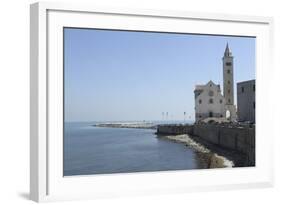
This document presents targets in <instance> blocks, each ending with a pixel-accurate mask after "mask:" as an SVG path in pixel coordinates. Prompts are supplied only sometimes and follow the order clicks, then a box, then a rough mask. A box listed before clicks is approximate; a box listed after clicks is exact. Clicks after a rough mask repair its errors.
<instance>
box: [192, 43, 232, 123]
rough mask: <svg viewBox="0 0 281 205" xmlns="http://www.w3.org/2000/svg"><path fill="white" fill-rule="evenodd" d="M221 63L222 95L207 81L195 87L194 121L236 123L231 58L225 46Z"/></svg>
mask: <svg viewBox="0 0 281 205" xmlns="http://www.w3.org/2000/svg"><path fill="white" fill-rule="evenodd" d="M222 62H223V94H222V93H221V88H220V85H217V84H215V83H214V82H212V81H209V82H208V83H207V84H206V85H196V86H195V90H194V95H195V120H196V122H198V121H201V120H206V119H207V120H213V121H226V120H228V121H236V118H237V115H236V106H235V105H234V88H233V85H234V82H233V56H232V53H231V51H230V49H229V46H228V44H227V45H226V48H225V51H224V56H223V58H222Z"/></svg>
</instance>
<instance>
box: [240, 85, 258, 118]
mask: <svg viewBox="0 0 281 205" xmlns="http://www.w3.org/2000/svg"><path fill="white" fill-rule="evenodd" d="M255 93H256V81H255V80H249V81H244V82H239V83H237V114H238V121H240V122H251V123H255V122H256V115H255V110H256V94H255Z"/></svg>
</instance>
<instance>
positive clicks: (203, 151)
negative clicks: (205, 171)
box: [158, 134, 234, 168]
mask: <svg viewBox="0 0 281 205" xmlns="http://www.w3.org/2000/svg"><path fill="white" fill-rule="evenodd" d="M158 137H161V138H165V139H168V140H171V141H174V142H177V143H183V144H185V145H186V146H188V147H191V148H192V149H193V150H195V151H196V152H197V153H199V155H200V158H201V160H203V161H205V163H206V164H207V167H206V168H225V167H229V168H230V167H234V162H233V161H231V160H229V159H228V158H226V157H225V156H223V155H219V154H217V153H215V152H213V151H211V150H210V149H208V148H207V147H205V146H204V145H202V144H200V143H198V142H196V141H195V140H194V139H192V138H191V137H190V136H189V135H187V134H182V135H159V136H158Z"/></svg>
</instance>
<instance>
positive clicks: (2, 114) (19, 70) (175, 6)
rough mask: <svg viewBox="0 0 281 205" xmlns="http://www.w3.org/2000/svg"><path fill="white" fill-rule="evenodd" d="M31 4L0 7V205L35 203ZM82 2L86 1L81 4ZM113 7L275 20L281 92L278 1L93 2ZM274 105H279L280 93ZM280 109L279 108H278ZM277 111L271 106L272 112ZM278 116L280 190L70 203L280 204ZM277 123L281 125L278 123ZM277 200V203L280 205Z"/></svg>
mask: <svg viewBox="0 0 281 205" xmlns="http://www.w3.org/2000/svg"><path fill="white" fill-rule="evenodd" d="M32 2H33V1H29V0H6V1H1V4H0V25H1V32H0V56H1V57H0V70H1V74H0V91H1V94H0V96H1V100H0V128H1V129H0V138H1V141H0V159H1V169H0V173H1V175H0V203H1V204H5V205H9V204H32V203H33V202H31V201H28V200H27V199H26V198H27V195H28V189H29V3H32ZM80 2H82V1H81V0H80ZM92 2H97V4H100V5H108V6H111V7H115V6H119V7H133V8H150V9H169V10H190V11H202V12H204V11H207V12H221V13H233V14H247V15H265V16H274V18H275V31H274V34H275V49H274V50H275V53H276V62H275V66H276V68H277V67H279V70H278V71H277V72H276V73H274V74H273V78H275V79H273V80H274V81H275V82H276V87H279V88H280V85H278V84H277V82H278V81H279V82H280V80H281V79H280V78H281V72H280V70H281V69H280V67H281V63H280V59H281V58H280V55H281V54H280V53H281V44H280V39H281V12H280V8H281V7H280V6H279V5H278V1H277V0H276V1H273V0H261V1H257V0H256V1H251V0H248V1H245V0H235V1H226V0H212V1H208V0H206V1H203V0H192V1H189V0H167V1H164V0H138V1H137V0H119V1H117V0H99V1H97V0H94V1H93V0H92ZM276 94H277V97H276V99H275V103H276V104H277V103H279V102H280V95H281V92H277V93H276ZM275 107H276V106H275ZM272 110H273V108H269V112H272ZM272 114H274V115H275V119H276V121H275V122H272V124H275V128H274V129H275V133H276V134H275V135H276V136H275V137H276V142H275V143H274V144H275V147H276V148H277V147H278V149H276V157H275V161H276V162H278V164H277V165H276V173H279V174H278V175H276V180H277V182H276V187H275V188H270V189H257V190H255V189H252V190H238V191H223V192H208V193H188V194H179V195H169V196H153V197H151V196H150V197H149V196H147V197H141V198H128V199H110V200H98V201H92V202H91V201H84V202H82V203H81V202H71V204H93V203H96V204H124V205H126V204H128V205H129V204H142V205H143V204H177V203H182V204H187V203H188V204H225V203H227V204H230V205H231V204H235V205H237V204H240V203H243V204H280V200H281V199H280V193H281V186H280V182H281V181H280V175H281V174H280V173H281V169H280V162H281V160H280V156H281V152H280V150H281V149H280V138H281V133H280V130H277V127H278V126H277V125H279V126H280V120H279V119H278V118H277V116H278V115H279V116H281V112H280V110H276V111H274V113H273V112H272ZM277 120H278V121H279V122H278V121H277ZM277 201H279V203H278V202H277Z"/></svg>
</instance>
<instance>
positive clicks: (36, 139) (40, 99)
mask: <svg viewBox="0 0 281 205" xmlns="http://www.w3.org/2000/svg"><path fill="white" fill-rule="evenodd" d="M48 10H60V11H74V12H94V13H106V14H122V15H138V16H156V17H168V18H188V19H196V20H199V19H200V20H216V21H227V22H233V21H234V22H247V23H259V24H267V25H268V26H269V32H270V36H271V38H270V42H269V43H270V52H272V50H273V46H272V45H273V31H272V30H273V19H272V18H269V17H257V16H241V15H239V16H237V15H228V14H211V13H208V14H207V13H194V12H185V11H157V10H141V9H124V8H118V9H117V8H100V7H96V6H94V5H85V4H84V5H83V4H70V3H46V2H40V3H35V4H32V5H31V14H30V69H31V71H30V92H31V93H30V133H31V134H30V198H31V199H32V200H34V201H37V202H39V201H50V200H54V199H53V198H50V197H49V196H48V183H47V181H48V177H49V176H48V171H47V169H48V160H47V156H48V153H47V152H48V146H49V145H48V140H47V136H48V129H47V128H48V124H47V122H48V119H47V118H48V111H47V100H48V92H47V89H48V88H47V78H48V72H47V66H48V65H47V49H48V48H47V38H48V36H47V12H48ZM270 56H272V53H270ZM271 62H272V58H271V60H270V61H269V64H271ZM269 66H272V65H269ZM272 144H273V143H272ZM272 148H273V146H272ZM272 156H273V155H272ZM270 164H271V167H272V172H273V162H272V161H271V162H270ZM272 184H273V173H272V176H271V177H270V180H269V181H264V182H258V183H255V184H248V185H245V184H236V185H232V186H230V185H225V186H217V187H214V186H212V187H204V188H202V187H201V188H198V187H194V188H192V189H189V190H186V189H184V190H177V191H176V192H186V191H205V190H211V189H216V190H222V189H223V190H224V189H233V188H251V187H268V186H272ZM140 194H141V193H140ZM82 198H85V196H84V197H83V196H82ZM57 199H59V198H55V200H57ZM62 199H63V200H66V198H62Z"/></svg>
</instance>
